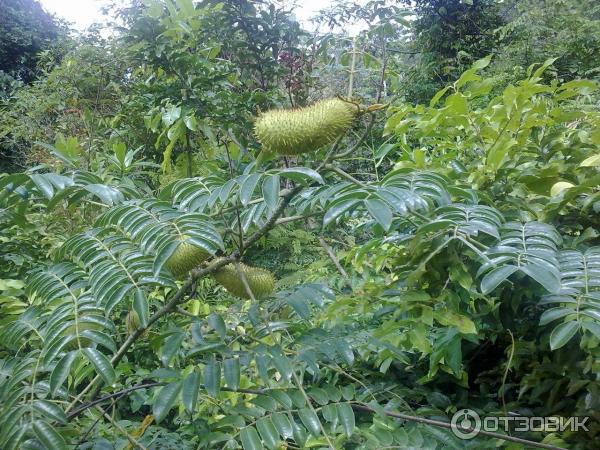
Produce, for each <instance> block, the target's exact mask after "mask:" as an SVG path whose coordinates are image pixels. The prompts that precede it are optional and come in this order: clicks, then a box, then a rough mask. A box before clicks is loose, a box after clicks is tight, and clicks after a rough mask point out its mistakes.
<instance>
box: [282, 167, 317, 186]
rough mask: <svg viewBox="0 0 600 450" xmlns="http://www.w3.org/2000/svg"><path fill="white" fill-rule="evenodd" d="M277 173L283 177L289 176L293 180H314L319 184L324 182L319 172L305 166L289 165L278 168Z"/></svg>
mask: <svg viewBox="0 0 600 450" xmlns="http://www.w3.org/2000/svg"><path fill="white" fill-rule="evenodd" d="M278 173H279V174H280V175H281V176H283V177H284V178H289V179H291V180H294V181H306V180H307V179H309V180H313V181H316V182H317V183H319V184H325V181H323V178H322V177H321V175H319V173H318V172H317V171H315V170H313V169H309V168H307V167H290V168H288V169H282V170H279V171H278Z"/></svg>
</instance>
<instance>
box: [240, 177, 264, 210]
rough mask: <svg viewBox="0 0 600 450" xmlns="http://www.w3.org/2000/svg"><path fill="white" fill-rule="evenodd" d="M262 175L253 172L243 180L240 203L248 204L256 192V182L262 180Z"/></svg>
mask: <svg viewBox="0 0 600 450" xmlns="http://www.w3.org/2000/svg"><path fill="white" fill-rule="evenodd" d="M260 177H261V174H258V173H252V174H250V175H248V176H247V177H246V179H245V180H244V181H243V182H242V184H241V186H240V203H241V204H242V205H243V206H246V205H247V204H248V202H249V201H250V199H251V198H252V194H253V193H254V189H256V184H257V183H258V181H259V180H260Z"/></svg>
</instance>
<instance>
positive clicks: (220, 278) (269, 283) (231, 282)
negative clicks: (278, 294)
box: [213, 263, 275, 298]
mask: <svg viewBox="0 0 600 450" xmlns="http://www.w3.org/2000/svg"><path fill="white" fill-rule="evenodd" d="M239 270H240V272H242V273H243V274H244V276H245V277H246V280H247V281H248V286H249V287H250V290H251V291H252V294H253V295H254V298H264V297H268V296H269V295H271V294H272V293H273V290H274V289H275V277H274V276H273V274H272V273H271V272H269V271H268V270H266V269H261V268H259V267H251V266H248V265H246V264H243V263H239ZM213 277H214V278H215V280H217V282H218V283H219V284H220V285H221V286H223V287H224V288H225V289H226V290H227V292H229V293H230V294H232V295H235V296H236V297H240V298H250V295H248V291H247V290H246V287H245V286H244V282H243V281H242V278H241V276H240V274H239V273H238V269H237V267H236V265H235V264H227V265H226V266H223V267H221V268H220V269H219V270H217V271H216V272H215V273H214V274H213Z"/></svg>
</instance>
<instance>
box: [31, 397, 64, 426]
mask: <svg viewBox="0 0 600 450" xmlns="http://www.w3.org/2000/svg"><path fill="white" fill-rule="evenodd" d="M33 408H34V409H36V410H37V411H38V412H39V413H40V414H42V416H44V417H45V418H47V419H52V420H53V421H55V422H58V423H61V424H66V423H67V416H66V415H65V412H64V411H63V410H62V408H61V407H60V406H58V405H56V404H55V403H52V402H49V401H46V400H36V401H35V402H33Z"/></svg>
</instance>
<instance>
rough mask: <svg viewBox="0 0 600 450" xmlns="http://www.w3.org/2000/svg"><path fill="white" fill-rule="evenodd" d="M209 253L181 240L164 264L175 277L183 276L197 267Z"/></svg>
mask: <svg viewBox="0 0 600 450" xmlns="http://www.w3.org/2000/svg"><path fill="white" fill-rule="evenodd" d="M209 256H210V254H209V253H208V252H207V251H206V250H204V249H201V248H199V247H196V246H195V245H192V244H189V243H187V242H182V243H181V244H179V246H178V247H177V250H175V252H174V253H173V254H172V255H171V256H170V257H169V259H168V260H167V262H166V263H165V266H166V268H167V269H169V270H170V271H171V273H172V274H173V275H175V277H176V278H178V279H180V278H184V277H185V276H186V275H187V274H188V273H189V271H190V270H192V269H194V268H196V267H198V266H199V265H200V264H201V263H202V262H204V261H205V260H206V259H207V258H208V257H209Z"/></svg>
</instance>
